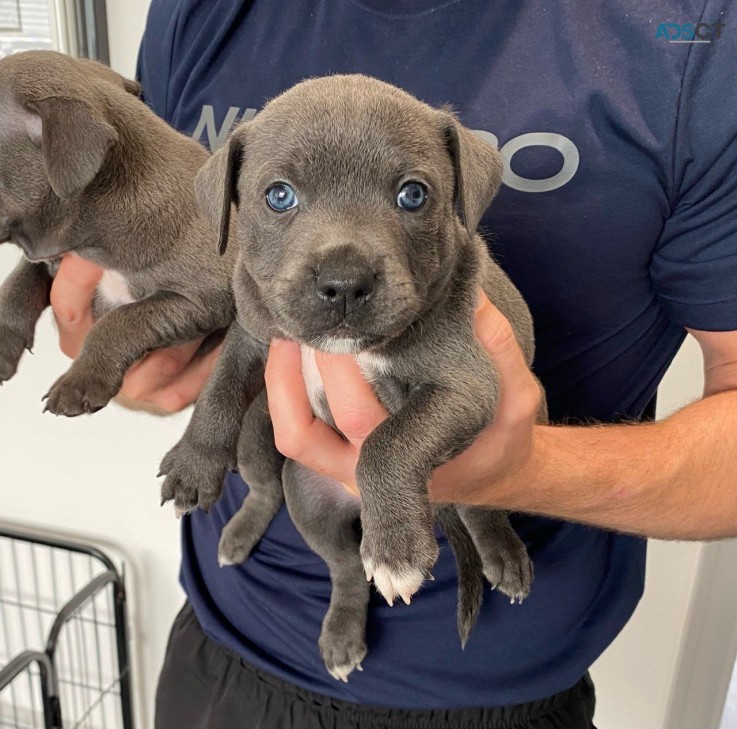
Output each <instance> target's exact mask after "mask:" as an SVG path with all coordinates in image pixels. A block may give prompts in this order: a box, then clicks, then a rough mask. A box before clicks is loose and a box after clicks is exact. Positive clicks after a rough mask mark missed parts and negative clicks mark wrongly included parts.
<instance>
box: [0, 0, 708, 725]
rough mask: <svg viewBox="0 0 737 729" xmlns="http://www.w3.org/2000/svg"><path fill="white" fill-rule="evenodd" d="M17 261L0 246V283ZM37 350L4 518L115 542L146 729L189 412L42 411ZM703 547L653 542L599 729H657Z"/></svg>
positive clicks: (42, 360)
mask: <svg viewBox="0 0 737 729" xmlns="http://www.w3.org/2000/svg"><path fill="white" fill-rule="evenodd" d="M147 6H148V0H108V17H109V26H110V35H111V50H112V65H113V66H114V67H115V68H116V69H117V70H119V71H120V72H122V73H125V74H128V75H132V74H133V71H134V68H135V58H136V46H137V43H138V40H139V38H140V35H141V32H142V30H143V25H144V20H145V12H146V8H147ZM16 260H17V253H16V252H15V250H13V249H11V248H10V247H9V246H3V247H2V248H0V280H2V278H4V277H5V275H6V274H7V273H8V272H9V271H10V269H11V267H12V265H13V264H14V263H15V261H16ZM35 351H36V354H35V355H34V356H33V357H30V356H28V357H26V358H25V359H24V361H23V365H22V368H21V372H20V374H19V375H18V376H17V378H16V379H14V380H13V381H11V382H10V383H8V384H7V385H5V386H4V387H3V388H2V390H0V413H1V414H2V415H1V416H0V443H1V444H2V446H0V448H1V451H0V452H1V453H2V466H3V476H2V480H0V503H1V504H2V507H1V511H0V518H2V519H4V520H11V521H14V522H19V523H25V524H33V525H38V526H41V527H45V528H49V529H53V530H54V531H57V532H62V533H67V534H71V535H74V536H78V537H85V538H89V539H91V540H93V541H96V542H101V543H103V544H106V545H111V546H112V547H114V548H115V549H116V550H119V551H120V552H122V553H123V554H125V556H126V559H127V563H128V567H129V572H130V573H131V584H132V585H133V586H134V591H133V593H134V594H133V598H134V599H133V612H132V620H133V626H134V631H133V639H134V642H135V645H136V647H137V653H138V655H137V658H138V660H137V665H136V666H135V668H136V679H137V683H138V705H139V708H142V710H143V714H144V716H145V717H146V719H145V721H143V723H141V724H140V726H141V727H143V729H145V728H146V727H150V726H151V722H150V716H151V707H152V699H153V691H154V687H155V680H156V676H157V672H158V667H159V665H160V661H161V656H162V654H163V650H164V645H165V641H166V637H167V633H168V629H169V625H170V623H171V620H172V618H173V617H174V614H175V612H176V611H177V609H178V607H179V606H180V604H181V602H182V599H183V598H182V594H181V591H180V589H179V587H178V585H177V567H178V552H179V548H178V530H177V522H176V521H175V519H174V518H173V516H172V513H171V511H170V509H168V508H166V509H160V508H159V502H158V499H159V496H158V484H157V482H156V479H155V478H154V475H155V473H156V471H157V466H158V463H159V460H160V458H161V456H162V454H163V453H164V452H165V451H166V450H167V448H168V447H169V446H170V445H172V444H173V443H174V442H175V441H176V440H177V438H178V435H179V434H180V433H181V431H182V429H183V427H184V424H185V422H186V418H187V415H186V414H183V415H181V416H177V417H174V418H169V419H157V418H154V417H151V416H146V415H141V414H134V413H128V412H125V411H124V410H122V409H121V408H118V407H117V406H111V407H109V408H108V409H106V410H104V411H102V412H101V413H98V414H96V415H95V416H94V417H89V418H79V419H75V420H64V419H56V418H54V417H52V416H50V415H48V414H47V415H42V414H41V403H40V397H41V395H43V393H45V392H46V390H47V389H48V387H49V385H50V384H51V383H52V382H53V380H54V379H55V378H56V377H57V376H58V375H59V374H61V373H62V372H63V371H64V369H65V367H66V366H67V362H66V361H65V359H64V358H63V356H62V355H60V354H59V353H58V351H57V348H56V343H55V334H54V331H53V327H52V325H51V323H50V320H49V318H48V317H46V318H45V319H44V320H43V322H42V324H41V326H40V327H39V332H38V341H37V344H36V350H35ZM700 388H701V363H700V357H699V356H698V352H697V348H696V347H695V345H694V344H693V342H690V343H689V344H688V346H687V347H686V349H685V351H684V352H683V353H682V355H680V356H679V358H678V360H677V362H676V363H675V365H674V367H673V368H672V369H671V371H670V372H669V374H668V376H667V378H666V383H665V385H664V387H663V390H662V394H661V411H663V410H665V411H668V410H672V409H673V408H674V407H676V406H677V405H680V404H682V403H684V402H685V401H688V400H690V399H693V398H695V397H697V396H698V394H699V392H700ZM700 553H701V546H700V545H694V544H690V545H689V544H665V543H660V542H655V543H653V544H652V545H651V549H650V561H649V566H648V577H647V591H646V596H645V598H644V599H643V601H642V603H641V605H640V606H639V608H638V610H637V612H636V614H635V616H634V618H633V620H632V621H631V623H630V624H629V625H628V626H627V628H626V629H625V631H624V632H623V633H622V635H621V636H620V638H619V639H618V640H617V641H616V642H615V644H614V645H613V646H612V647H611V648H610V649H609V650H608V651H607V653H606V654H605V655H604V657H602V659H601V660H600V661H599V662H598V663H597V664H596V666H595V668H594V678H595V680H596V681H597V693H598V696H599V708H598V711H597V724H598V725H599V726H600V727H602V728H603V729H631V727H638V729H667V728H666V727H665V726H664V721H665V715H666V707H667V703H668V697H669V691H670V688H671V685H672V683H673V678H674V671H675V666H676V659H677V655H678V651H679V648H680V645H681V637H682V635H681V634H682V631H683V628H684V624H685V621H686V617H687V609H688V605H689V600H690V596H691V591H692V588H693V584H694V580H695V577H696V573H697V567H698V563H699V556H700Z"/></svg>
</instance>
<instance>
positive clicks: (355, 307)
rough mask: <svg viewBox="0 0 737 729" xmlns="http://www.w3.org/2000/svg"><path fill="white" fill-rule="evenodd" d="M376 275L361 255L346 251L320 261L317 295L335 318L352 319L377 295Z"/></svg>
mask: <svg viewBox="0 0 737 729" xmlns="http://www.w3.org/2000/svg"><path fill="white" fill-rule="evenodd" d="M375 285H376V271H374V270H373V267H372V266H371V265H370V264H369V262H368V261H367V260H366V259H365V258H364V257H363V256H362V255H361V254H359V253H357V252H356V251H353V250H351V249H342V250H337V251H333V252H331V253H329V254H328V255H327V256H325V257H324V258H322V259H321V260H320V263H319V265H318V268H317V276H316V277H315V294H316V296H317V297H318V299H319V300H320V301H321V302H322V304H323V306H325V307H327V308H328V309H329V310H330V311H331V312H332V313H333V314H339V315H340V316H341V317H342V318H343V319H348V318H349V317H350V316H351V315H352V314H359V312H360V309H361V307H363V306H364V305H365V304H366V303H367V302H368V301H369V300H370V299H371V296H372V294H373V293H374V288H375Z"/></svg>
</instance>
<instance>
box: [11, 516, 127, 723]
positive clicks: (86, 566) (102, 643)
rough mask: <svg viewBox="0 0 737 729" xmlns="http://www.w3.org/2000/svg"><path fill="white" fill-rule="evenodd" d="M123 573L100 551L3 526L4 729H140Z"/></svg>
mask: <svg viewBox="0 0 737 729" xmlns="http://www.w3.org/2000/svg"><path fill="white" fill-rule="evenodd" d="M132 714H133V712H132V700H131V677H130V658H129V653H128V624H127V617H126V594H125V584H124V579H123V576H122V574H121V573H120V572H119V571H118V569H117V568H116V566H115V564H114V563H113V561H112V560H111V559H110V558H109V557H108V556H107V555H106V554H105V553H104V552H102V551H100V550H99V549H97V548H96V547H93V546H90V545H86V544H81V543H77V542H72V541H67V540H61V539H54V538H49V537H46V536H41V535H37V534H33V533H31V532H27V531H22V530H18V529H9V528H4V527H2V526H0V729H36V727H39V728H40V729H62V728H63V729H133V716H132Z"/></svg>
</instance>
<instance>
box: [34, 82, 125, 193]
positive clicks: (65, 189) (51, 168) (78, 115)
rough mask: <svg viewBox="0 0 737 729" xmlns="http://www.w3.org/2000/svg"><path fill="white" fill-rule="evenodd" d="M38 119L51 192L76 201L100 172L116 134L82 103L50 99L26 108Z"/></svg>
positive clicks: (101, 117)
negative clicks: (39, 120)
mask: <svg viewBox="0 0 737 729" xmlns="http://www.w3.org/2000/svg"><path fill="white" fill-rule="evenodd" d="M29 108H30V109H31V110H32V111H34V112H35V113H37V114H38V115H39V117H40V118H41V139H40V140H35V141H37V142H38V141H40V143H41V148H42V150H43V156H44V162H45V163H46V174H47V176H48V178H49V183H50V184H51V188H52V189H53V191H54V192H55V193H56V194H57V195H58V196H59V197H60V198H62V199H69V198H73V197H77V196H79V195H81V194H82V192H83V191H84V190H85V188H86V187H87V186H88V185H89V184H90V183H91V182H92V180H94V179H95V177H96V176H97V174H98V172H99V171H100V170H101V169H102V165H103V163H104V162H105V158H106V157H107V153H108V151H109V150H110V148H111V147H112V146H113V145H114V144H115V143H116V142H117V141H118V133H117V132H116V131H115V129H114V128H113V127H112V126H111V125H110V124H108V122H107V121H105V119H104V118H103V116H102V114H101V113H99V112H98V111H97V110H95V109H94V108H93V106H92V105H91V104H89V103H88V102H86V101H82V100H81V99H71V98H66V97H62V96H52V97H48V98H46V99H40V100H38V101H34V102H33V103H31V104H29Z"/></svg>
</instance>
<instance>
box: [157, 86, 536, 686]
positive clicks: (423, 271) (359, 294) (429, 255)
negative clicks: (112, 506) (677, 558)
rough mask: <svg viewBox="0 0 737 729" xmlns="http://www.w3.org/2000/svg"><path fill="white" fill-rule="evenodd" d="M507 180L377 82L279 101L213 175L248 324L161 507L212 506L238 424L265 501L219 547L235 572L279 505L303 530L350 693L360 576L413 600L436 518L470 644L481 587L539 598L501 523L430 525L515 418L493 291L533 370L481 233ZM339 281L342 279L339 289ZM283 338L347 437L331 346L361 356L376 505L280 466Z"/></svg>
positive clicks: (206, 183) (359, 637)
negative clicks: (506, 401)
mask: <svg viewBox="0 0 737 729" xmlns="http://www.w3.org/2000/svg"><path fill="white" fill-rule="evenodd" d="M502 170H503V163H502V159H501V157H500V155H499V153H498V151H497V150H495V149H493V148H492V147H490V146H489V145H487V144H486V143H484V142H483V141H481V140H480V139H479V138H478V137H476V136H475V135H473V134H472V133H471V132H470V131H469V130H467V129H465V128H464V127H463V126H461V125H460V124H459V122H458V121H457V120H456V118H455V117H454V116H453V115H452V114H451V113H449V112H448V111H446V110H437V109H433V108H431V107H429V106H427V105H425V104H423V103H421V102H419V101H417V100H416V99H414V98H413V97H411V96H409V95H408V94H406V93H404V92H403V91H401V90H399V89H397V88H395V87H392V86H390V85H387V84H385V83H382V82H379V81H376V80H374V79H369V78H366V77H363V76H333V77H329V78H321V79H313V80H310V81H307V82H304V83H301V84H299V85H297V86H296V87H294V88H293V89H291V90H290V91H288V92H286V93H285V94H283V95H281V96H279V97H277V98H276V99H275V100H273V101H271V102H270V103H269V104H267V105H266V107H265V108H264V109H263V111H262V112H261V113H260V114H258V115H257V116H256V117H255V119H254V120H253V121H251V122H249V123H246V124H242V125H240V126H239V127H238V128H237V129H236V130H235V131H234V132H233V134H232V135H231V137H230V139H229V142H228V144H227V145H226V146H225V147H224V148H223V149H221V150H220V151H219V152H217V153H216V154H215V155H214V156H213V157H212V158H211V159H210V160H209V162H208V163H207V164H206V165H205V167H204V168H203V170H202V171H201V172H200V174H199V175H198V177H197V181H196V187H197V196H198V201H199V203H200V204H201V206H202V207H203V209H204V210H205V211H206V212H207V214H208V215H209V217H210V218H211V219H212V221H213V225H214V227H215V228H216V229H217V230H219V231H220V240H221V250H225V248H226V244H227V235H228V231H229V229H230V222H229V221H230V216H231V204H232V203H235V206H236V208H237V216H238V218H237V234H238V244H239V257H238V261H237V264H236V271H235V278H234V289H235V294H236V304H237V310H238V314H237V324H234V325H233V327H231V329H230V330H229V332H228V335H227V337H226V341H225V349H224V352H223V355H222V357H221V359H220V361H219V362H218V364H217V366H216V369H215V372H214V374H213V376H212V378H211V379H210V381H209V383H208V384H207V387H206V389H205V390H204V392H203V394H202V396H201V398H200V400H199V401H198V403H197V407H196V409H195V412H194V416H193V418H192V421H191V423H190V425H189V427H188V429H187V431H186V433H185V435H184V436H183V438H182V440H181V441H180V442H179V443H178V444H177V445H176V446H175V447H174V449H173V450H172V451H170V453H169V454H168V455H167V457H166V458H165V459H164V462H163V464H162V471H163V472H164V473H166V474H168V476H167V479H166V481H165V482H164V485H163V497H164V500H167V499H172V498H173V499H174V501H175V505H176V507H177V509H178V510H179V511H188V510H191V509H194V508H195V507H197V506H198V505H199V506H201V507H203V508H208V507H209V506H211V505H212V504H213V503H214V501H215V500H216V499H217V498H218V496H219V494H220V490H221V483H222V478H223V475H224V469H225V466H226V465H227V464H228V463H231V462H232V461H233V460H234V457H235V454H234V452H233V451H232V448H233V444H234V443H235V433H237V432H238V431H239V429H241V421H242V429H241V435H240V443H239V452H238V457H237V461H238V463H239V465H240V470H241V472H242V474H243V477H244V478H245V480H246V481H247V482H248V483H249V484H250V486H251V493H250V495H249V496H248V498H247V499H246V500H245V502H244V505H243V507H242V509H241V510H240V511H239V512H238V513H237V514H236V515H235V516H234V517H233V519H232V521H231V522H230V523H229V524H228V525H227V526H226V528H225V530H224V532H223V535H222V540H221V544H220V559H221V563H222V564H230V563H235V562H240V561H241V560H243V559H245V558H246V557H247V556H248V554H249V552H250V551H251V549H252V548H253V546H254V545H255V544H256V542H257V541H258V540H259V539H260V538H261V536H262V535H263V532H264V530H265V529H266V527H267V526H268V524H269V522H270V521H271V519H272V518H273V516H274V514H275V513H276V511H277V509H278V508H279V506H280V504H281V502H282V489H283V494H284V496H285V498H286V503H287V506H288V508H289V512H290V514H291V517H292V519H293V520H294V523H295V524H296V526H297V528H298V529H299V530H300V532H301V533H302V534H303V536H304V537H305V540H306V541H307V543H308V544H309V546H310V547H311V548H312V549H313V550H315V551H316V552H317V553H318V554H320V555H321V556H322V557H323V558H324V559H325V561H326V562H327V564H328V567H329V569H330V575H331V578H332V582H333V592H332V599H331V603H330V608H329V611H328V613H327V616H326V618H325V621H324V623H323V628H322V634H321V637H320V648H321V651H322V655H323V658H324V660H325V663H326V665H327V668H328V670H329V671H330V672H331V674H332V675H333V676H335V677H336V678H341V679H344V680H345V679H346V678H347V676H348V674H349V673H350V672H351V671H352V670H353V669H354V668H356V667H357V666H359V664H360V662H361V660H362V658H363V656H364V655H365V653H366V646H365V643H364V629H365V620H366V606H367V602H368V597H369V593H368V586H367V583H366V580H365V578H364V572H365V575H366V576H367V577H368V578H369V579H373V581H374V583H375V585H376V587H377V588H378V589H379V590H380V592H381V593H382V594H383V595H384V596H385V597H386V599H387V600H388V601H389V602H390V603H391V602H393V601H394V600H395V598H396V597H398V596H400V597H402V598H403V599H404V600H405V601H406V602H409V599H410V597H411V595H412V594H413V593H414V592H416V591H417V590H418V589H419V587H420V585H421V584H422V582H423V580H424V579H425V578H427V577H428V576H429V575H430V570H431V569H432V567H433V564H434V563H435V561H436V559H437V555H438V545H437V542H436V540H435V536H434V533H433V526H434V517H435V516H437V517H438V518H439V520H440V523H441V524H442V525H443V526H444V528H445V530H446V532H447V534H448V537H449V540H450V542H451V545H452V546H453V547H454V551H455V552H456V556H457V559H458V561H459V588H460V597H461V599H460V605H459V630H460V632H461V637H462V639H463V640H464V641H465V639H466V637H467V636H468V632H469V630H470V628H471V626H472V624H473V621H474V619H475V616H476V613H477V610H478V601H479V600H480V588H479V585H480V579H481V572H482V571H483V574H484V575H485V576H486V577H487V579H488V580H489V582H490V583H491V584H492V585H493V586H494V587H496V588H497V589H499V590H500V591H502V592H504V593H506V594H507V595H508V596H510V597H511V598H512V600H513V601H514V600H521V599H522V598H524V597H525V596H526V595H527V593H528V591H529V589H530V582H531V578H532V569H531V564H530V561H529V558H528V556H527V552H526V549H525V547H524V545H523V543H522V542H521V541H520V539H519V538H518V537H517V535H516V534H515V533H514V531H513V530H512V528H511V526H510V524H509V521H508V519H507V517H506V515H505V514H503V513H500V512H495V511H491V510H483V509H474V508H468V507H457V508H454V507H449V506H445V507H439V508H437V509H436V510H435V513H434V511H433V508H432V507H431V505H430V502H429V500H428V495H427V484H428V480H429V478H430V476H431V473H432V471H433V469H434V468H436V467H437V466H439V465H441V464H443V463H445V462H446V461H448V460H449V459H450V458H452V457H453V456H454V455H456V454H458V453H460V452H461V451H462V450H463V449H465V448H466V447H467V446H468V445H469V444H470V443H471V442H472V441H473V440H474V438H475V437H476V436H477V435H478V433H479V432H480V431H481V430H482V429H483V428H484V427H485V426H486V425H488V424H489V423H490V422H491V421H492V420H493V418H494V414H495V411H496V408H497V405H498V402H499V380H498V376H497V373H496V371H495V369H494V366H493V364H492V363H491V362H490V360H489V357H488V355H487V354H486V352H485V351H484V350H483V349H482V348H481V346H480V344H479V343H478V341H477V340H476V338H475V336H474V332H473V324H474V312H475V306H476V300H477V292H478V289H479V287H482V288H483V289H484V291H485V292H486V293H487V295H488V296H489V297H490V299H491V300H492V301H493V302H494V303H495V304H496V306H497V307H498V308H499V309H500V310H501V311H502V313H503V314H504V315H505V316H506V317H507V318H508V319H509V321H510V322H511V324H512V327H513V329H514V333H515V335H516V337H517V339H518V341H519V343H520V345H521V347H522V349H523V351H524V353H525V357H526V359H527V361H528V362H531V360H532V355H533V332H532V322H531V319H530V315H529V312H528V310H527V307H526V306H525V304H524V302H523V300H522V297H521V296H520V294H519V292H518V291H517V290H516V289H515V287H514V286H513V285H512V283H511V282H510V281H509V279H508V278H507V276H506V275H505V274H504V273H503V272H502V271H501V269H500V268H499V267H498V266H497V265H496V264H495V263H494V262H493V261H492V260H491V259H490V257H489V255H488V253H487V249H486V246H485V245H484V242H483V240H482V239H481V238H480V237H479V236H478V235H476V228H477V225H478V222H479V220H480V218H481V215H482V213H483V212H484V210H485V209H486V207H487V206H488V204H489V203H490V201H491V199H492V197H493V196H494V195H495V193H496V192H497V190H498V188H499V185H500V181H501V175H502ZM408 180H413V181H419V182H421V183H422V184H424V185H425V187H426V188H427V190H428V191H429V196H428V199H427V201H426V203H425V205H424V206H423V207H422V208H421V209H420V210H418V211H416V212H408V211H406V210H403V209H401V208H400V207H399V206H398V205H397V194H398V191H399V190H400V188H401V187H402V185H403V184H405V183H406V182H407V181H408ZM282 182H283V183H288V184H289V185H290V186H291V187H292V188H293V189H294V190H295V191H296V194H297V197H298V200H299V204H298V205H297V206H296V207H295V208H293V209H292V210H289V211H287V212H282V213H276V212H274V211H273V210H271V209H270V208H269V207H268V206H267V204H266V200H265V192H266V191H267V190H268V189H269V187H270V186H272V185H274V184H276V183H282ZM325 281H328V282H333V283H332V284H330V286H332V289H330V288H328V290H327V293H326V289H325V287H324V282H325ZM346 282H347V283H346ZM366 282H368V283H366ZM364 284H366V285H364ZM341 287H342V288H341ZM341 291H342V292H343V293H342V294H341V293H340V292H341ZM336 292H337V293H336ZM346 292H347V293H346ZM336 302H337V303H336ZM272 337H283V338H288V339H292V340H294V341H297V342H299V343H300V344H301V345H302V356H303V373H304V375H305V380H306V382H307V384H308V390H309V394H310V399H311V403H312V407H313V410H314V412H315V413H316V414H317V415H318V416H319V417H321V418H323V419H324V420H326V421H327V422H329V423H331V424H332V425H334V422H333V419H332V417H331V414H330V412H329V410H328V407H327V403H326V400H325V396H324V392H323V389H322V383H321V381H320V379H319V375H318V374H317V370H316V367H315V366H314V355H315V353H314V350H316V349H317V350H324V351H329V352H352V353H354V354H355V355H356V358H357V360H358V363H359V364H360V366H361V368H362V370H363V372H364V373H365V375H366V376H367V377H368V379H369V380H370V381H371V383H372V384H373V387H374V388H375V390H376V392H377V394H378V396H379V397H380V399H381V400H382V402H383V403H384V404H385V405H386V407H387V408H388V410H389V411H390V413H391V416H390V417H389V418H388V419H387V420H386V421H385V422H383V423H382V424H381V425H379V426H378V428H376V430H375V431H374V432H373V433H372V434H371V435H370V436H369V437H368V438H367V440H366V441H365V443H364V445H363V447H362V449H361V453H360V458H359V462H358V468H357V472H356V476H357V481H358V486H359V489H360V492H361V500H360V503H359V501H358V500H357V499H353V498H352V497H350V496H349V495H348V494H347V493H346V492H345V490H344V489H343V488H342V487H341V485H340V484H337V483H334V482H331V481H330V480H329V479H327V478H325V477H323V476H320V475H318V474H316V473H312V472H310V471H309V470H307V469H306V468H305V467H303V466H301V465H299V464H297V463H295V462H292V461H289V460H287V461H286V463H283V459H282V458H280V457H279V455H278V453H276V452H275V451H274V449H273V446H272V442H273V441H272V430H271V425H270V422H269V419H268V415H267V409H266V403H265V398H264V396H263V393H261V388H262V374H263V367H264V359H265V355H266V347H267V342H268V341H269V340H270V339H271V338H272ZM260 393H261V394H260ZM249 406H250V407H249ZM244 413H245V416H244ZM359 513H360V521H361V526H362V536H361V537H359V536H358V533H357V531H356V530H355V522H356V519H357V517H358V516H359ZM471 540H473V541H471ZM474 545H475V547H476V549H475V550H474Z"/></svg>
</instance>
